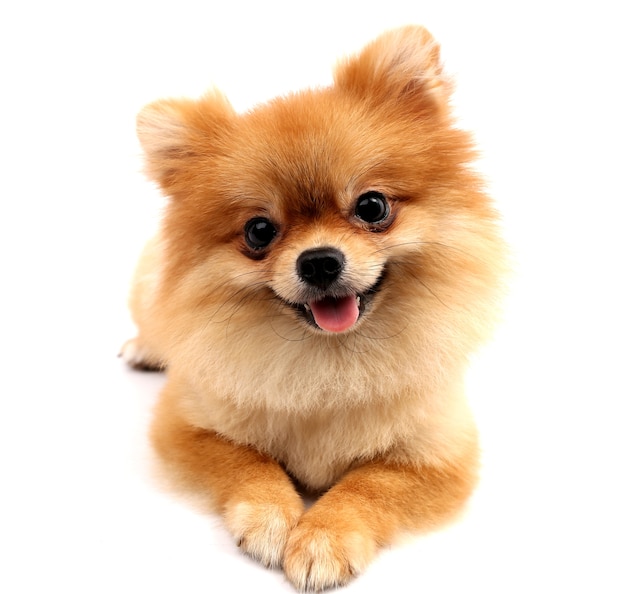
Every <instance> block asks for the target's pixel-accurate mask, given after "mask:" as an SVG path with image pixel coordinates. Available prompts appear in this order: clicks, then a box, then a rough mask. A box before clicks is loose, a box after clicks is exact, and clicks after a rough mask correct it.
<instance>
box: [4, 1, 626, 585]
mask: <svg viewBox="0 0 626 594" xmlns="http://www.w3.org/2000/svg"><path fill="white" fill-rule="evenodd" d="M617 8H618V7H617V3H615V2H608V1H606V2H604V1H597V2H593V3H586V2H571V3H566V2H559V1H553V2H550V1H543V2H536V3H534V2H524V3H518V4H517V5H512V4H508V3H502V2H500V3H496V2H493V3H485V2H478V1H477V2H457V3H455V2H446V1H443V0H437V1H432V2H428V1H425V2H407V1H406V0H403V1H400V2H396V1H393V0H385V2H382V3H380V4H376V5H370V4H369V3H366V2H362V1H360V2H352V1H345V2H339V1H335V2H329V3H324V2H319V1H318V2H316V3H306V4H301V3H295V2H283V3H280V2H271V1H270V2H254V3H253V2H249V3H246V2H237V1H230V2H211V1H209V0H206V1H204V2H201V1H196V2H184V1H181V0H177V1H176V2H170V3H164V2H151V3H150V2H132V1H128V2H116V1H111V2H108V3H100V4H94V3H89V2H70V1H67V0H65V1H64V0H57V1H55V2H43V1H40V2H21V3H19V5H18V3H17V2H5V3H3V5H2V7H1V8H0V77H1V78H0V82H1V89H2V90H1V91H0V108H1V109H0V242H1V244H0V248H1V249H0V258H1V262H0V264H1V268H0V271H1V277H0V278H1V279H2V287H1V289H0V304H1V305H2V307H1V309H0V316H1V320H0V321H1V327H0V328H1V330H0V332H1V336H2V340H1V342H0V344H1V347H2V353H1V355H2V359H1V362H2V376H1V377H2V383H1V384H0V385H1V394H0V480H1V483H0V548H1V549H2V550H1V551H0V565H1V569H0V591H2V592H7V593H9V592H10V593H12V594H13V593H26V592H28V593H31V592H47V591H59V592H60V591H63V592H66V593H68V594H69V593H71V594H73V593H81V594H82V593H84V592H89V593H90V594H91V593H97V592H107V593H109V592H119V593H126V592H129V593H130V592H132V593H138V592H151V593H166V592H180V593H187V592H194V593H195V592H198V593H200V592H203V593H204V592H216V593H217V592H272V593H275V592H290V591H291V589H290V586H289V585H288V584H287V583H286V582H285V581H284V579H283V577H282V575H281V574H280V572H273V571H267V570H265V569H262V568H260V567H258V566H257V565H256V564H255V563H253V562H252V561H250V560H248V559H246V558H244V557H242V556H240V555H239V553H238V551H237V549H236V547H235V545H234V544H233V543H232V542H231V541H230V539H229V537H228V536H227V534H226V533H225V532H224V530H223V529H222V527H221V525H220V523H219V521H217V520H216V519H215V518H213V517H209V516H205V515H202V514H200V513H198V512H197V511H196V510H195V509H194V508H192V507H191V506H188V505H187V504H186V503H184V502H181V501H180V500H178V499H176V498H175V497H173V496H171V495H170V494H167V493H165V492H163V491H162V490H161V489H160V488H159V486H158V485H155V484H154V482H153V481H152V479H151V474H150V462H149V460H150V457H149V450H148V448H147V445H146V438H145V432H146V426H147V423H148V420H149V416H150V409H151V406H152V403H153V402H154V399H155V395H156V393H157V392H158V389H159V386H160V385H161V383H162V378H160V377H159V376H156V375H142V374H138V373H134V372H131V371H129V370H127V369H125V368H124V366H123V365H122V364H121V362H120V361H119V360H118V359H117V358H116V354H117V350H118V348H119V346H120V344H121V343H122V342H123V341H124V340H125V339H126V338H127V337H128V336H129V335H131V334H132V332H133V330H132V325H131V323H130V321H129V318H128V314H127V312H126V309H125V297H126V289H127V285H128V280H129V276H130V273H131V270H132V267H133V265H134V262H135V258H136V256H137V253H138V251H139V249H140V247H141V245H142V243H143V242H144V241H145V240H146V239H147V237H148V236H149V235H150V233H151V231H152V229H153V228H154V225H155V221H156V219H157V217H158V212H159V208H160V206H161V204H162V201H161V198H160V197H159V196H158V194H157V192H156V190H155V189H154V188H153V187H152V186H151V185H150V184H148V183H147V182H146V181H145V180H144V178H143V177H142V175H141V174H140V160H139V147H138V144H137V141H136V139H135V136H134V117H135V114H136V112H137V111H138V110H139V109H140V108H141V106H142V105H143V104H144V103H147V102H149V101H151V100H154V99H157V98H159V97H163V96H172V95H173V96H177V95H189V96H197V95H199V94H200V93H201V92H203V91H204V90H206V89H207V88H208V87H209V86H211V85H212V84H215V85H217V86H218V87H220V88H221V89H222V90H223V91H225V92H226V94H227V95H228V96H229V97H230V99H231V101H232V103H233V104H234V105H235V107H236V108H238V109H245V108H247V107H249V106H251V105H253V104H254V103H255V102H257V101H262V100H265V99H268V98H270V97H271V96H273V95H275V94H277V93H284V92H287V91H289V90H294V89H297V88H299V87H303V86H308V85H315V84H323V83H326V82H327V81H328V80H329V78H330V71H331V67H332V64H333V63H334V61H335V59H336V58H337V57H339V56H340V55H342V54H343V53H345V52H349V51H354V50H357V49H358V48H359V47H360V46H361V45H362V44H363V43H365V42H366V41H368V40H370V39H371V38H373V37H374V36H376V35H377V34H379V33H380V32H381V31H382V30H384V29H386V28H388V27H391V26H394V25H401V24H406V23H416V22H417V23H422V24H425V25H427V26H428V27H429V28H430V29H431V30H432V31H433V33H434V34H435V35H436V36H437V37H438V39H439V40H440V41H441V43H442V46H443V53H444V57H445V59H446V62H447V64H448V69H449V71H450V72H452V73H453V74H455V76H456V80H457V87H458V92H457V95H456V97H457V103H458V112H459V117H460V119H461V121H462V122H463V124H464V125H466V126H468V127H470V128H472V129H474V130H475V131H476V137H477V139H478V142H479V145H480V147H481V149H482V153H483V159H482V162H481V164H480V166H481V168H482V169H483V170H484V171H485V172H486V173H487V176H488V178H489V180H490V185H491V188H492V192H493V194H494V196H495V198H496V200H497V203H498V205H499V206H500V209H501V211H502V213H503V219H504V225H505V228H506V232H507V236H508V237H509V240H510V242H511V243H512V245H513V247H514V251H515V254H516V262H517V264H516V270H517V274H516V277H515V280H514V282H513V283H512V289H511V296H510V298H509V302H508V307H507V315H506V319H505V322H504V324H503V325H502V327H501V330H500V331H499V333H498V335H497V336H496V339H495V341H494V342H493V343H492V344H491V345H490V346H489V347H488V348H487V349H485V350H484V351H483V352H482V353H481V355H480V356H479V357H477V358H476V361H475V365H474V366H473V368H472V371H471V373H470V375H469V378H468V390H469V394H470V397H471V399H472V402H473V404H474V408H475V410H476V415H477V418H478V422H479V425H480V427H481V430H482V436H483V448H484V469H483V480H482V482H481V485H480V487H479V489H478V491H477V492H476V495H475V497H474V498H473V500H472V502H471V505H470V506H469V509H468V511H467V513H466V515H465V517H464V518H463V519H462V520H461V521H460V522H458V523H457V524H455V525H454V526H452V527H450V528H448V529H446V530H443V531H440V532H438V533H435V534H432V535H429V536H425V537H421V538H419V539H415V540H411V541H409V542H408V543H406V544H404V545H402V546H400V547H397V548H395V549H393V550H390V551H385V552H383V554H382V555H381V556H380V557H379V558H378V559H377V561H376V562H375V563H374V565H373V566H372V567H371V568H370V570H369V571H368V572H367V573H366V574H365V575H364V576H362V577H361V578H360V579H359V580H358V581H356V582H355V583H354V584H353V585H351V586H350V587H348V588H347V589H346V591H350V592H381V591H393V592H424V593H431V592H442V593H443V592H445V593H447V592H459V591H472V592H478V591H480V592H498V593H501V592H509V593H510V592H541V593H542V592H549V593H552V592H568V591H577V592H579V591H580V592H582V591H585V592H602V593H607V592H624V591H626V578H625V577H624V568H623V567H624V558H625V557H626V547H625V545H624V530H625V528H626V522H625V513H624V509H623V506H624V502H625V501H626V488H625V486H624V482H625V477H624V474H625V473H624V470H625V466H626V464H625V462H624V455H625V454H626V440H625V437H624V418H625V415H624V399H625V397H626V382H625V380H624V365H625V361H624V359H625V357H624V355H625V351H626V349H625V347H624V336H625V331H626V327H625V316H624V304H625V303H626V299H625V291H624V286H623V285H624V271H625V266H624V259H625V256H626V242H625V240H624V231H623V227H624V221H625V216H624V206H623V202H624V200H625V199H626V183H625V181H624V176H625V173H624V172H625V163H626V159H625V157H626V154H625V150H624V137H625V133H626V129H625V128H626V127H625V117H624V105H626V96H625V92H624V89H623V82H624V56H626V46H625V44H624V41H623V37H624V36H623V31H622V29H621V25H620V22H621V21H622V20H623V19H622V17H621V16H620V15H618V12H617Z"/></svg>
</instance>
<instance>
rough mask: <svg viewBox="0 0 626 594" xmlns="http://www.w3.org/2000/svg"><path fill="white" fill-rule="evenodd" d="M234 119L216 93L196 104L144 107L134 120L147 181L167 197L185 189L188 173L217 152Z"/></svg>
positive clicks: (161, 103)
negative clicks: (143, 156) (150, 181)
mask: <svg viewBox="0 0 626 594" xmlns="http://www.w3.org/2000/svg"><path fill="white" fill-rule="evenodd" d="M234 116H235V112H234V110H233V108H232V106H231V105H230V103H229V102H228V100H227V99H226V98H225V97H224V96H223V95H221V94H220V93H218V92H214V93H211V94H208V95H205V96H204V97H202V98H201V99H199V100H197V101H192V100H188V99H170V100H164V101H157V102H155V103H151V104H149V105H147V106H146V107H144V108H143V109H142V110H141V112H140V113H139V115H138V116H137V136H138V137H139V142H140V143H141V146H142V148H143V150H144V154H145V165H146V174H147V175H148V177H150V178H151V179H152V180H154V181H155V182H157V183H158V184H159V185H160V186H161V187H162V188H163V190H164V191H165V193H166V194H168V195H171V196H176V194H177V193H178V191H179V190H180V191H182V190H184V189H185V188H189V181H190V180H189V179H188V176H189V172H190V171H198V166H200V169H202V167H201V164H202V162H206V161H207V160H208V159H210V158H211V157H212V156H214V155H215V154H217V153H218V152H220V147H221V144H222V142H223V139H224V138H225V135H226V134H227V132H228V128H229V127H230V125H231V123H232V121H233V118H234Z"/></svg>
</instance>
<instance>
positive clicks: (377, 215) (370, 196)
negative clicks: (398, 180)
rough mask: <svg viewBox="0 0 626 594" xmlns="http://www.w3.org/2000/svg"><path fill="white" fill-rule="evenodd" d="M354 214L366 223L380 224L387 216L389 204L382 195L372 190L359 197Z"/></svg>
mask: <svg viewBox="0 0 626 594" xmlns="http://www.w3.org/2000/svg"><path fill="white" fill-rule="evenodd" d="M354 213H355V214H356V216H357V217H359V219H361V220H362V221H365V222H366V223H382V222H383V221H384V220H385V219H386V218H387V217H388V216H389V204H388V203H387V199H386V198H385V196H384V195H383V194H381V193H380V192H376V191H374V190H372V191H371V192H365V194H361V196H359V198H358V200H357V202H356V208H355V210H354Z"/></svg>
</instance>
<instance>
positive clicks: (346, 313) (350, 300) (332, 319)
mask: <svg viewBox="0 0 626 594" xmlns="http://www.w3.org/2000/svg"><path fill="white" fill-rule="evenodd" d="M309 306H310V308H311V313H312V314H313V317H314V318H315V323H316V324H317V325H318V326H319V327H320V328H321V329H322V330H326V331H327V332H343V331H344V330H347V329H348V328H350V327H352V326H353V325H354V324H355V323H356V321H357V320H358V319H359V305H358V303H357V299H356V296H355V295H349V296H348V297H341V298H339V299H334V298H332V297H327V298H326V299H322V300H321V301H312V302H311V303H309Z"/></svg>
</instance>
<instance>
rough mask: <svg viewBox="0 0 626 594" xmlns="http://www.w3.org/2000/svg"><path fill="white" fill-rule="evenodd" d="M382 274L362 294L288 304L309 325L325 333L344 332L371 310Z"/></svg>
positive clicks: (329, 296)
mask: <svg viewBox="0 0 626 594" xmlns="http://www.w3.org/2000/svg"><path fill="white" fill-rule="evenodd" d="M384 276H385V275H384V273H383V274H381V276H380V277H379V278H378V280H377V281H376V283H375V284H374V285H373V286H372V287H370V288H369V289H368V290H367V291H365V292H363V293H346V294H344V295H340V296H336V295H327V296H322V297H321V298H319V299H312V300H310V301H307V302H305V303H288V304H287V305H289V306H290V307H291V308H292V309H294V310H295V311H296V312H297V313H298V315H299V316H300V317H301V318H302V319H303V320H304V321H305V322H307V323H308V324H309V325H311V326H313V327H315V328H317V329H319V330H323V331H325V332H335V333H337V332H346V331H348V330H350V329H351V328H352V327H354V325H355V324H356V323H357V322H358V321H359V320H360V319H361V318H362V316H363V315H365V314H366V313H367V311H368V310H369V309H370V308H371V304H372V300H373V298H374V297H375V296H376V294H377V293H378V291H379V290H380V288H381V285H382V283H383V281H384Z"/></svg>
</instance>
